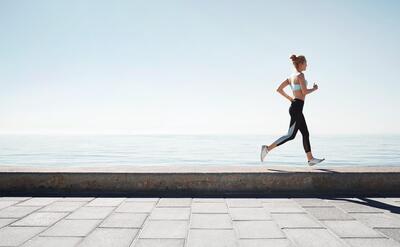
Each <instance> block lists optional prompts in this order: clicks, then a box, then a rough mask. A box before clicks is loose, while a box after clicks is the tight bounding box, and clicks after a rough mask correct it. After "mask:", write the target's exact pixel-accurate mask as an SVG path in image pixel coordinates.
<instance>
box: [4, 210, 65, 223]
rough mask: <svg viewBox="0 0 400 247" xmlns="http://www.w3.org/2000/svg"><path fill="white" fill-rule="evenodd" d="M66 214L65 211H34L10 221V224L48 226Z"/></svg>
mask: <svg viewBox="0 0 400 247" xmlns="http://www.w3.org/2000/svg"><path fill="white" fill-rule="evenodd" d="M66 215H67V213H55V212H35V213H32V214H30V215H28V216H26V217H24V218H22V219H20V220H18V221H16V222H14V223H12V224H11V226H50V225H52V224H54V223H56V222H57V221H59V220H61V219H62V218H64V217H65V216H66Z"/></svg>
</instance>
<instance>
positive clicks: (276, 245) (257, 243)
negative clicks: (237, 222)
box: [238, 238, 295, 247]
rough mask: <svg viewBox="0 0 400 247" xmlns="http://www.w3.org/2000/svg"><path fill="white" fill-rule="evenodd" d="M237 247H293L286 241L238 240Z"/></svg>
mask: <svg viewBox="0 0 400 247" xmlns="http://www.w3.org/2000/svg"><path fill="white" fill-rule="evenodd" d="M238 243H239V247H267V246H271V247H272V246H273V247H295V246H294V245H293V244H292V243H291V242H290V241H289V240H288V239H266V238H264V239H239V241H238Z"/></svg>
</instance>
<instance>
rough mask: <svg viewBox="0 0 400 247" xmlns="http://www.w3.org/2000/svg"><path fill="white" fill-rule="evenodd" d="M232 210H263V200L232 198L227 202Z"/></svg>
mask: <svg viewBox="0 0 400 247" xmlns="http://www.w3.org/2000/svg"><path fill="white" fill-rule="evenodd" d="M225 201H226V203H227V205H228V207H230V208H262V207H263V205H262V204H261V200H258V199H253V198H230V199H226V200H225Z"/></svg>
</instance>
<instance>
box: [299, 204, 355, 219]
mask: <svg viewBox="0 0 400 247" xmlns="http://www.w3.org/2000/svg"><path fill="white" fill-rule="evenodd" d="M306 211H307V212H308V213H310V214H311V215H313V216H314V217H315V218H317V219H319V220H354V218H353V217H351V215H349V214H347V213H345V212H344V211H343V210H341V209H338V208H326V207H322V208H319V207H308V208H306Z"/></svg>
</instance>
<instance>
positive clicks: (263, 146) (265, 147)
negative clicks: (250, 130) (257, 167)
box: [260, 145, 268, 162]
mask: <svg viewBox="0 0 400 247" xmlns="http://www.w3.org/2000/svg"><path fill="white" fill-rule="evenodd" d="M267 147H268V146H267V145H262V146H261V155H260V156H261V162H264V158H265V156H266V155H267V153H268V149H267Z"/></svg>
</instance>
